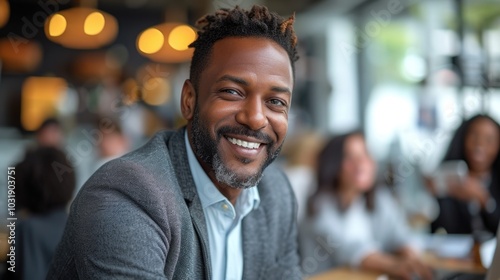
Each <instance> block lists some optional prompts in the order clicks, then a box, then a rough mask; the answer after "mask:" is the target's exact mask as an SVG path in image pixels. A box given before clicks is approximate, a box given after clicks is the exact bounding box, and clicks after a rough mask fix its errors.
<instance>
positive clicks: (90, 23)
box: [83, 12, 106, 35]
mask: <svg viewBox="0 0 500 280" xmlns="http://www.w3.org/2000/svg"><path fill="white" fill-rule="evenodd" d="M105 25H106V20H105V19H104V16H103V15H102V14H101V13H100V12H93V13H91V14H90V15H88V16H87V18H86V19H85V23H84V24H83V32H85V34H87V35H97V34H99V33H101V31H102V30H103V29H104V26H105Z"/></svg>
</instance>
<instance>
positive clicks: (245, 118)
mask: <svg viewBox="0 0 500 280" xmlns="http://www.w3.org/2000/svg"><path fill="white" fill-rule="evenodd" d="M265 109H266V108H265V105H264V104H263V101H262V100H261V99H260V98H258V97H254V98H248V99H247V100H245V102H244V105H243V107H242V108H241V110H240V111H239V112H238V113H237V114H236V121H237V122H238V123H240V124H242V125H244V126H246V127H248V128H249V129H252V130H259V129H262V128H264V127H266V126H267V125H268V120H267V116H266V114H265V111H264V110H265Z"/></svg>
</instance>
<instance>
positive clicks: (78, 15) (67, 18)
mask: <svg viewBox="0 0 500 280" xmlns="http://www.w3.org/2000/svg"><path fill="white" fill-rule="evenodd" d="M117 33H118V23H117V21H116V18H115V17H113V16H112V15H110V14H108V13H106V12H103V11H100V10H97V9H94V8H87V7H76V8H71V9H67V10H63V11H60V12H58V13H55V14H52V15H51V16H49V17H48V18H47V21H46V22H45V35H46V36H47V38H48V39H49V40H51V41H53V42H55V43H58V44H61V45H63V46H65V47H68V48H74V49H95V48H100V47H102V46H104V45H107V44H109V43H111V42H112V41H113V40H114V39H115V38H116V35H117Z"/></svg>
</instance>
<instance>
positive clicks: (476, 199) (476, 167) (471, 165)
mask: <svg viewBox="0 0 500 280" xmlns="http://www.w3.org/2000/svg"><path fill="white" fill-rule="evenodd" d="M499 149H500V126H499V124H498V123H497V122H496V121H495V120H494V119H492V118H491V117H490V116H487V115H476V116H474V117H472V118H470V119H469V120H466V121H464V122H463V123H462V124H461V125H460V127H459V128H458V129H457V130H456V132H455V135H454V136H453V138H452V140H451V142H450V145H449V147H448V150H447V152H446V155H445V157H444V159H443V163H446V162H450V161H457V160H459V161H464V162H465V163H466V166H467V169H468V171H467V173H466V175H465V177H464V178H460V177H459V176H458V175H457V176H455V178H446V180H445V182H444V183H445V184H446V186H438V183H437V182H436V181H432V182H430V187H431V190H432V191H433V193H435V194H436V195H438V202H439V206H440V214H439V216H438V217H437V219H436V220H435V221H434V222H433V223H432V230H433V231H436V230H438V229H444V230H446V232H447V233H461V234H470V233H473V232H476V231H488V232H490V233H491V234H493V235H494V234H495V233H496V232H497V228H498V223H499V221H500V210H499V209H498V208H499V206H500V182H499V179H500V156H499ZM443 187H444V193H443V194H441V193H440V192H441V191H440V189H443Z"/></svg>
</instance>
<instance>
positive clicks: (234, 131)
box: [217, 126, 274, 144]
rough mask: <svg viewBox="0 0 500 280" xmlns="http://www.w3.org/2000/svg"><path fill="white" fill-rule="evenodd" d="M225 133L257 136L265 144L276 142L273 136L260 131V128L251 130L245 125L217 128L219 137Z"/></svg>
mask: <svg viewBox="0 0 500 280" xmlns="http://www.w3.org/2000/svg"><path fill="white" fill-rule="evenodd" d="M224 134H233V135H243V136H248V137H252V138H255V139H257V140H259V141H261V142H263V143H265V144H272V143H274V141H273V139H272V138H271V136H269V135H268V134H266V133H264V132H262V131H260V130H251V129H248V128H246V127H244V126H238V127H232V126H223V127H221V128H219V129H218V130H217V135H218V137H219V138H220V137H222V135H224Z"/></svg>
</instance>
